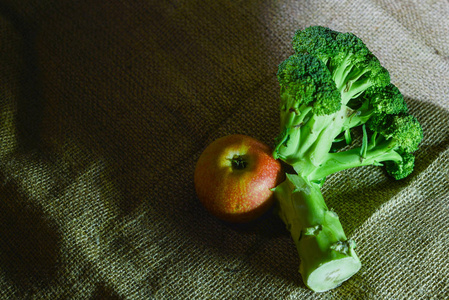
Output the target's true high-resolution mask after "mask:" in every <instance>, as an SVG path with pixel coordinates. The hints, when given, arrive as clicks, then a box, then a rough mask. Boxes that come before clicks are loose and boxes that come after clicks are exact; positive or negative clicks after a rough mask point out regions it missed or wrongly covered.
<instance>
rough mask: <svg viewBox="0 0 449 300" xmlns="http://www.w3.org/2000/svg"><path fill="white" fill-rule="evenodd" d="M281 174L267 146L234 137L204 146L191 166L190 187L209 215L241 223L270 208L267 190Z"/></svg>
mask: <svg viewBox="0 0 449 300" xmlns="http://www.w3.org/2000/svg"><path fill="white" fill-rule="evenodd" d="M282 174H283V173H282V172H281V164H280V162H279V161H277V160H275V159H274V158H273V156H272V152H271V149H270V147H268V146H267V145H265V144H264V143H262V142H260V141H258V140H256V139H254V138H252V137H249V136H245V135H240V134H235V135H229V136H225V137H222V138H219V139H217V140H215V141H213V142H212V143H211V144H210V145H209V146H207V147H206V149H205V150H204V151H203V153H202V154H201V155H200V157H199V159H198V162H197V164H196V167H195V174H194V184H195V190H196V193H197V195H198V198H199V200H200V201H201V203H202V204H203V205H204V207H205V208H206V209H207V211H209V212H210V213H211V214H212V215H214V216H216V217H217V218H219V219H221V220H223V221H227V222H232V223H243V222H249V221H252V220H254V219H256V218H258V217H260V216H261V215H262V214H264V213H265V212H266V211H267V210H268V209H269V208H270V206H271V205H272V204H273V202H274V195H273V192H272V191H271V189H272V188H274V187H276V186H277V185H278V184H279V183H280V181H281V180H282V178H283V176H282Z"/></svg>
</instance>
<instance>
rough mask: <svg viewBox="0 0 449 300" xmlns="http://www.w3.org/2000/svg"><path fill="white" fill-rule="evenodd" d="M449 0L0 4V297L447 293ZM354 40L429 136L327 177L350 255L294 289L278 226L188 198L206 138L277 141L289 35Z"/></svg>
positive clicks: (286, 241)
mask: <svg viewBox="0 0 449 300" xmlns="http://www.w3.org/2000/svg"><path fill="white" fill-rule="evenodd" d="M448 20H449V2H448V1H443V0H426V1H417V0H416V1H412V0H403V1H396V0H355V1H341V0H333V1H332V0H315V1H311V0H310V1H308V0H307V1H305V0H303V1H293V0H291V1H237V0H235V1H231V0H227V1H226V0H214V1H176V0H171V1H162V0H160V1H159V0H150V1H129V0H117V1H87V0H80V1H68V0H40V1H37V0H1V1H0V39H1V41H0V47H1V51H0V86H1V88H0V95H1V96H0V97H1V98H0V101H1V102H0V103H1V104H0V117H1V119H0V120H1V121H0V122H1V123H0V143H1V144H0V299H449V276H448V274H449V242H448V240H449V226H448V223H449V171H448V169H449V126H448V125H449V100H448V94H449V21H448ZM310 25H323V26H327V27H331V28H332V29H334V30H338V31H344V32H346V31H351V32H354V33H355V34H357V35H358V36H359V37H360V38H362V39H363V40H364V41H365V43H366V44H367V45H368V47H369V48H370V49H371V50H372V51H373V52H374V53H375V55H376V56H377V57H378V58H379V59H380V61H381V62H382V64H383V65H384V66H385V67H386V68H387V69H388V70H389V71H390V73H391V78H392V82H393V83H394V84H396V85H397V86H398V87H399V88H400V90H401V91H402V93H403V94H404V96H405V97H406V100H407V102H408V104H409V107H410V110H411V112H412V113H413V114H414V115H415V116H416V117H417V118H418V119H419V120H420V122H421V123H422V125H423V128H424V131H425V139H424V140H423V143H422V146H421V148H420V150H419V151H418V152H417V153H416V156H417V159H416V170H415V172H414V173H413V174H412V175H411V176H410V177H409V178H407V179H405V180H403V181H394V180H392V179H391V178H389V177H387V176H386V174H385V173H384V171H383V170H382V169H381V168H376V167H365V168H360V169H352V170H348V171H345V172H341V173H339V174H336V175H334V176H331V177H330V178H329V179H328V181H327V182H326V184H325V187H324V190H323V192H324V196H325V198H326V201H327V203H328V206H330V207H332V208H333V209H334V210H335V211H336V212H337V213H338V214H339V216H340V219H341V222H342V224H343V227H344V228H345V231H346V233H347V235H348V236H349V237H351V238H353V239H354V240H355V241H356V242H357V244H358V248H357V253H358V255H359V256H360V258H361V260H362V263H363V267H362V269H361V271H360V272H359V273H357V274H356V275H355V276H354V277H352V278H351V279H350V280H349V281H347V282H345V283H344V284H343V285H342V286H341V287H339V288H337V289H334V290H332V291H329V292H326V293H322V294H314V293H312V292H311V291H309V290H308V289H306V288H305V286H304V285H303V283H302V281H301V277H300V275H299V273H298V272H297V270H298V265H299V258H298V256H297V252H296V249H295V248H294V244H293V242H292V240H291V238H290V236H289V234H288V233H287V231H286V230H285V228H284V225H283V224H282V222H281V221H280V220H279V219H278V218H277V217H276V216H274V215H267V216H266V217H265V218H263V219H261V220H260V221H259V222H257V223H256V224H253V225H252V226H247V227H244V228H240V227H232V226H228V225H226V224H223V223H221V222H219V221H217V220H216V219H214V218H213V217H211V216H210V215H209V214H207V213H206V212H205V211H204V209H203V208H202V207H201V205H200V204H199V201H198V199H197V198H196V196H195V193H194V188H193V182H192V177H193V170H194V166H195V162H196V160H197V158H198V157H199V155H200V153H201V152H202V150H203V149H204V147H206V145H207V144H208V143H210V142H211V141H212V140H214V139H216V138H218V137H221V136H223V135H226V134H232V133H242V134H247V135H251V136H253V137H255V138H258V139H260V140H262V141H264V142H266V143H267V144H270V145H273V139H274V137H275V136H276V135H277V133H278V123H279V119H278V103H279V98H278V94H279V88H278V83H277V80H276V77H275V73H276V71H277V66H278V65H279V63H280V62H281V61H283V60H284V59H285V58H287V56H288V55H290V54H291V53H292V49H291V46H290V41H291V37H292V35H293V33H294V31H295V30H297V29H302V28H304V27H305V26H310Z"/></svg>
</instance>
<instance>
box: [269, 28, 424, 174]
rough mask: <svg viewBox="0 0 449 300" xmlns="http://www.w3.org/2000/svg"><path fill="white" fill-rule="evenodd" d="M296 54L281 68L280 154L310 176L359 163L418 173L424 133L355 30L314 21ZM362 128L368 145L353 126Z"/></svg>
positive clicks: (297, 38) (298, 35) (296, 40)
mask: <svg viewBox="0 0 449 300" xmlns="http://www.w3.org/2000/svg"><path fill="white" fill-rule="evenodd" d="M293 49H294V50H295V54H294V55H292V56H290V57H289V58H287V59H286V60H285V61H284V62H282V63H281V64H280V65H279V70H278V73H277V77H278V81H279V84H280V87H281V133H280V135H279V136H278V138H277V139H276V146H275V149H274V152H273V155H274V157H276V158H280V159H282V160H284V161H285V162H286V163H288V164H291V165H292V166H293V167H294V169H295V170H296V171H297V172H298V174H301V175H302V176H303V177H305V178H307V179H308V180H310V181H317V180H322V179H323V178H325V177H326V176H328V175H330V174H332V173H335V172H338V171H341V170H344V169H348V168H353V167H359V166H365V165H382V164H384V165H385V166H386V169H387V171H388V173H389V174H391V175H392V176H393V177H394V178H396V179H401V178H404V177H406V176H408V175H409V174H410V172H411V171H412V170H413V165H414V156H413V152H414V151H416V150H417V149H418V145H419V144H420V142H421V140H422V138H423V131H422V128H421V125H420V124H419V122H418V121H417V120H416V118H415V117H413V116H411V115H409V114H408V112H407V104H406V103H405V101H404V97H403V96H402V94H401V92H400V91H399V89H398V88H397V87H396V86H395V85H393V84H392V83H390V75H389V73H388V71H387V70H386V69H385V68H384V67H382V65H381V64H380V62H379V60H378V59H377V58H376V57H375V56H374V55H373V53H372V52H371V51H370V50H369V49H368V48H367V46H366V45H365V44H364V43H363V41H362V40H361V39H359V38H358V37H357V36H355V35H354V34H352V33H340V32H337V31H334V30H331V29H329V28H326V27H321V26H312V27H308V28H305V29H304V30H299V31H297V32H295V35H294V37H293ZM358 126H362V129H363V138H362V145H361V146H359V147H357V146H352V145H350V144H352V140H353V139H352V137H351V134H352V133H351V130H352V128H354V127H358Z"/></svg>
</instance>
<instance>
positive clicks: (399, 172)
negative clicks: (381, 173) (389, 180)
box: [385, 151, 415, 180]
mask: <svg viewBox="0 0 449 300" xmlns="http://www.w3.org/2000/svg"><path fill="white" fill-rule="evenodd" d="M398 154H399V155H400V156H401V160H397V161H396V160H395V161H393V160H389V161H386V162H385V170H386V171H387V173H388V174H389V175H390V176H391V177H393V178H394V179H396V180H400V179H404V178H405V177H407V176H408V175H410V174H411V173H412V172H413V169H414V167H415V156H414V155H413V154H412V153H408V152H403V151H398Z"/></svg>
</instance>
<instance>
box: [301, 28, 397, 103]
mask: <svg viewBox="0 0 449 300" xmlns="http://www.w3.org/2000/svg"><path fill="white" fill-rule="evenodd" d="M293 49H294V50H295V51H296V52H297V53H309V54H310V55H312V56H315V57H317V58H318V59H320V60H321V61H323V62H324V63H325V64H326V66H327V67H328V69H329V71H330V72H331V74H332V78H333V80H334V82H335V84H336V86H337V89H338V90H339V91H340V92H341V93H342V102H343V104H346V103H347V102H348V101H349V100H350V99H352V98H355V97H357V96H359V95H360V94H361V93H363V92H364V91H365V90H367V89H368V88H370V87H383V86H386V85H387V84H388V83H389V82H390V75H389V73H388V71H387V70H386V69H385V68H384V67H382V66H381V64H380V62H379V60H378V59H377V58H376V57H375V56H374V55H373V54H372V53H371V51H370V50H369V49H368V48H367V47H366V45H365V44H364V43H363V41H362V40H361V39H359V38H358V37H357V36H355V35H354V34H352V33H340V32H337V31H333V30H331V29H329V28H326V27H321V26H312V27H308V28H305V29H304V30H299V31H297V32H296V33H295V36H294V37H293Z"/></svg>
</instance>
